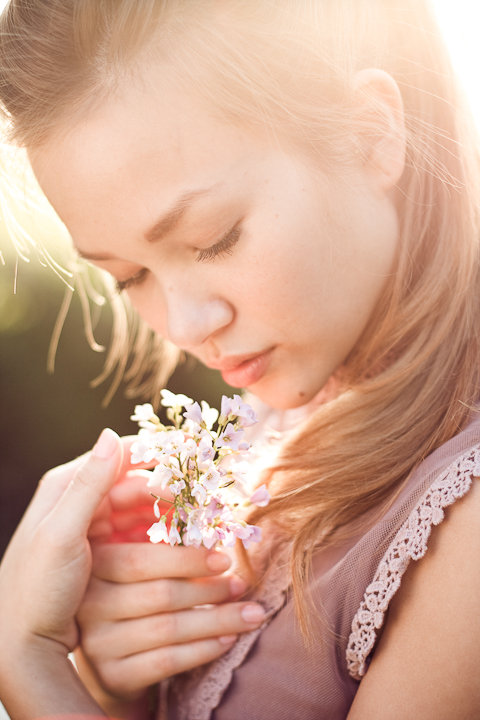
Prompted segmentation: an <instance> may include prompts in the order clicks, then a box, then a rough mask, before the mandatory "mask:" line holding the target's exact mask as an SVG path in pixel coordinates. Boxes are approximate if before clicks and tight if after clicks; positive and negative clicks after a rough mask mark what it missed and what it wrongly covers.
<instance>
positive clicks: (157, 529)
mask: <svg viewBox="0 0 480 720" xmlns="http://www.w3.org/2000/svg"><path fill="white" fill-rule="evenodd" d="M147 535H148V537H149V538H150V542H152V543H159V542H169V537H168V531H167V522H166V520H165V518H164V517H163V518H161V519H160V520H159V521H158V522H156V523H153V525H152V526H151V527H150V528H149V529H148V530H147Z"/></svg>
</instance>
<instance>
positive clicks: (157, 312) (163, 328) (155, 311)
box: [128, 287, 167, 337]
mask: <svg viewBox="0 0 480 720" xmlns="http://www.w3.org/2000/svg"><path fill="white" fill-rule="evenodd" d="M128 296H129V300H130V303H131V304H132V306H133V307H134V308H135V310H136V312H137V313H138V315H139V316H140V317H141V318H142V320H143V321H144V322H146V323H147V325H148V326H149V327H151V328H152V330H154V331H155V332H156V333H158V334H159V335H160V336H161V337H165V335H166V332H167V312H166V305H165V302H164V300H163V298H161V297H159V293H158V291H157V290H156V289H155V288H147V287H145V288H140V287H139V288H135V289H132V290H131V291H130V292H129V293H128Z"/></svg>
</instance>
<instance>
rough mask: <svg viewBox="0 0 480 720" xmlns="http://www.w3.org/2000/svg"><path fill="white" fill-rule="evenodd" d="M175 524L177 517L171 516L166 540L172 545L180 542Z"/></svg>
mask: <svg viewBox="0 0 480 720" xmlns="http://www.w3.org/2000/svg"><path fill="white" fill-rule="evenodd" d="M177 524H178V520H177V518H173V520H172V522H171V525H170V532H169V534H168V541H169V543H170V545H171V546H172V547H173V546H174V545H180V543H181V542H182V538H181V537H180V533H179V532H178V528H177Z"/></svg>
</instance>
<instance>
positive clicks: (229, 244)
mask: <svg viewBox="0 0 480 720" xmlns="http://www.w3.org/2000/svg"><path fill="white" fill-rule="evenodd" d="M241 232H242V229H241V226H240V224H237V225H235V227H234V228H233V229H232V230H230V231H229V232H228V233H227V234H226V235H224V236H223V238H222V239H221V240H219V242H217V243H215V245H211V246H210V247H208V248H204V249H202V250H198V254H197V257H196V261H197V262H208V261H209V260H215V258H217V257H220V256H221V255H230V254H231V253H232V251H233V248H234V247H235V245H236V244H237V242H238V241H239V239H240V235H241Z"/></svg>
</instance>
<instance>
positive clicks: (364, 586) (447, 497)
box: [159, 417, 480, 720]
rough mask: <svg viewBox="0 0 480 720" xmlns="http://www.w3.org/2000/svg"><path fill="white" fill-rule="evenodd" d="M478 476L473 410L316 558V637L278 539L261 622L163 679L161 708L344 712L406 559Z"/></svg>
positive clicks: (177, 716)
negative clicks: (302, 619)
mask: <svg viewBox="0 0 480 720" xmlns="http://www.w3.org/2000/svg"><path fill="white" fill-rule="evenodd" d="M479 476H480V417H477V418H475V419H474V420H473V422H472V423H471V424H470V425H469V426H468V427H467V428H466V429H465V430H463V431H462V432H461V433H460V434H459V435H457V436H456V437H454V438H452V439H451V440H450V441H449V442H447V443H446V444H445V445H443V446H442V447H441V448H439V449H438V450H436V451H435V452H434V453H432V454H431V455H430V456H429V457H428V458H427V459H426V460H425V461H424V462H423V463H422V464H421V465H420V466H419V467H418V468H417V469H416V470H415V471H414V472H413V473H412V475H411V476H410V478H409V480H408V482H407V483H406V484H405V486H404V487H403V489H402V491H401V493H400V494H399V495H398V497H397V498H396V500H395V502H394V503H393V504H392V506H391V507H390V509H389V510H388V511H387V512H386V513H385V514H384V515H383V516H382V517H381V518H380V519H377V520H376V521H375V522H374V523H373V524H372V523H371V522H370V524H369V527H368V529H367V530H365V531H364V532H361V533H359V535H358V536H357V537H356V538H354V539H353V540H351V541H350V542H349V545H348V547H346V546H344V547H343V548H335V549H334V550H329V552H328V554H327V553H325V552H323V553H319V554H318V555H317V556H316V557H315V558H314V562H313V572H312V581H311V583H310V588H311V594H312V599H313V602H314V604H315V606H316V607H318V609H319V613H318V617H319V618H320V620H319V622H320V623H321V625H320V626H319V627H320V634H321V636H322V640H321V641H319V642H318V643H317V644H315V645H314V646H313V647H311V648H306V647H305V645H304V643H303V640H302V637H301V634H300V631H299V629H298V625H297V623H296V620H295V615H294V610H293V601H292V597H291V593H290V590H289V582H288V572H287V567H288V548H283V550H282V551H280V552H279V555H278V561H277V562H276V563H275V565H274V566H273V567H272V568H271V569H270V570H269V574H268V581H267V582H265V584H264V586H263V588H262V589H261V590H260V591H259V594H258V595H257V596H256V599H257V600H259V601H260V602H261V603H262V604H263V606H264V607H265V608H266V609H267V610H268V620H267V622H266V623H265V625H264V626H263V627H262V628H261V629H259V630H255V631H253V632H250V633H248V634H245V635H242V636H240V637H239V639H238V641H237V643H236V644H235V645H234V646H233V648H231V650H230V651H229V652H228V653H227V654H226V655H224V656H223V657H221V658H220V659H218V660H216V661H214V662H213V663H210V664H209V665H207V666H204V667H202V668H199V669H197V670H195V671H193V672H191V673H185V674H184V675H181V676H178V677H176V678H175V679H174V680H173V681H172V682H171V684H170V687H169V688H168V689H167V688H164V692H163V695H164V702H163V703H162V708H161V709H160V715H159V718H168V720H238V719H239V718H247V719H248V720H255V719H258V720H292V718H302V720H344V718H346V716H347V714H348V711H349V709H350V706H351V704H352V702H353V699H354V697H355V693H356V692H357V689H358V686H359V682H360V680H361V678H362V676H363V675H364V674H365V672H366V671H367V669H368V664H369V661H370V659H371V656H372V654H373V652H374V649H375V643H376V639H377V633H378V631H379V630H380V628H381V627H382V624H383V621H384V617H385V613H386V611H387V609H388V605H389V602H390V600H391V599H392V597H393V596H394V594H395V593H396V591H397V590H398V588H399V586H400V583H401V580H402V576H403V574H404V572H405V570H406V569H407V567H408V564H409V563H410V561H411V560H418V559H420V558H421V557H423V555H424V554H425V552H426V551H427V544H428V538H429V536H430V532H431V530H432V526H434V525H438V524H439V523H441V521H442V520H443V518H444V512H445V510H446V508H448V506H449V505H451V504H452V503H454V502H455V501H456V500H457V499H458V498H461V497H462V496H463V495H465V493H467V492H468V490H469V488H470V487H471V483H472V478H473V477H479ZM167 695H168V701H167V702H165V698H166V696H167ZM167 705H168V707H167Z"/></svg>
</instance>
